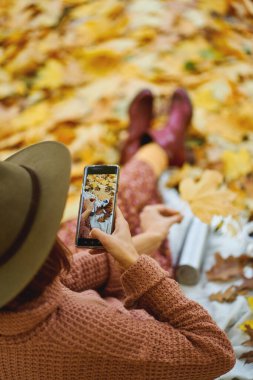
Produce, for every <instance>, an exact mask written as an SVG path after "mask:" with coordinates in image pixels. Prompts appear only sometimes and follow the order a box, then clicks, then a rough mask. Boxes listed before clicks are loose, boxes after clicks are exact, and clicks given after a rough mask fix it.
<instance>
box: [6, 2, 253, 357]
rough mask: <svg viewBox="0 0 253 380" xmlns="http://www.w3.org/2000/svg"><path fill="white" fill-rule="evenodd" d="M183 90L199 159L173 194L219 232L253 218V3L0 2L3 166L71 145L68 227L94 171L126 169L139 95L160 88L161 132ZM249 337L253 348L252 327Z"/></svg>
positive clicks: (176, 181) (226, 266)
mask: <svg viewBox="0 0 253 380" xmlns="http://www.w3.org/2000/svg"><path fill="white" fill-rule="evenodd" d="M178 86H181V87H185V88H186V89H187V90H188V91H189V93H190V96H191V99H192V102H193V105H194V117H193V121H192V125H191V128H190V131H189V136H188V138H187V146H188V149H191V150H192V157H193V162H192V163H191V165H190V164H186V165H184V167H183V168H182V169H180V170H175V172H174V173H173V175H172V176H171V177H170V179H169V183H168V186H172V187H177V188H178V189H179V191H180V192H181V196H182V198H183V199H185V200H186V201H187V202H188V203H189V205H190V207H191V208H192V211H193V212H194V213H195V214H196V215H197V216H199V217H200V218H201V219H202V220H204V221H206V222H208V223H209V222H210V221H211V219H212V217H213V215H216V214H221V215H223V216H226V215H237V217H238V213H239V215H240V216H241V215H243V216H244V218H245V220H250V219H252V218H253V216H252V215H253V3H252V1H251V0H212V1H209V0H199V1H197V0H181V1H174V0H171V1H166V0H164V1H162V0H148V1H147V0H129V1H117V0H94V1H88V0H86V1H84V0H43V1H38V0H37V1H36V0H16V1H15V0H2V1H1V6H0V159H4V158H6V157H7V156H8V155H10V154H12V153H14V152H15V151H16V150H18V149H20V148H22V147H24V146H27V145H29V144H31V143H35V142H39V141H43V140H56V141H61V142H63V143H65V144H66V145H67V146H68V147H69V149H70V151H71V154H72V157H73V166H72V179H71V188H70V193H69V199H68V204H67V208H66V213H65V219H67V218H70V217H73V216H75V214H76V208H77V204H78V201H79V193H80V185H81V177H82V171H83V167H84V165H85V164H95V163H101V162H103V163H116V162H118V160H119V154H120V153H119V152H120V147H121V146H122V142H123V140H124V139H125V138H126V135H127V132H126V131H127V122H128V120H127V119H128V118H127V109H128V105H129V103H130V101H131V100H132V98H133V97H134V96H135V95H136V93H137V92H138V91H139V90H142V89H144V88H149V89H151V90H152V91H153V93H154V95H155V97H156V100H155V118H154V123H153V128H160V127H162V125H163V123H164V120H165V118H166V110H167V108H168V102H169V97H170V95H171V94H172V92H173V90H174V89H175V88H176V87H178ZM218 227H219V226H218ZM217 257H218V258H219V260H218V261H217V263H216V265H215V266H214V268H213V269H211V270H210V271H209V272H210V273H209V277H210V276H211V277H210V280H212V281H214V277H213V276H214V274H215V273H216V272H217V273H218V277H219V276H220V277H222V276H223V280H224V276H225V280H227V279H230V278H231V273H232V274H234V273H235V272H236V271H239V272H238V273H239V274H240V276H241V275H242V268H243V265H242V259H238V260H239V261H238V260H237V261H236V260H233V258H232V259H229V260H227V261H226V260H223V259H222V257H221V256H217ZM249 260H251V259H249ZM250 262H251V263H252V261H250ZM238 268H239V269H238ZM217 273H216V275H217ZM236 274H237V272H236ZM220 277H219V278H220ZM245 281H246V282H247V284H246V282H245ZM252 288H253V286H252V279H249V280H247V279H245V278H244V280H243V283H242V284H240V285H239V286H236V287H235V286H232V287H231V288H229V289H227V291H226V292H223V293H222V292H219V293H217V294H214V295H213V296H212V297H213V299H214V300H216V301H219V302H233V300H234V299H236V298H237V296H238V295H239V294H242V293H245V289H246V290H252ZM249 303H250V305H251V307H252V298H250V299H249ZM246 325H247V326H248V327H245V326H246ZM242 328H244V329H245V331H246V332H247V333H248V335H249V336H250V340H248V341H247V344H246V343H245V344H246V345H247V346H252V320H249V321H247V323H246V324H245V325H243V326H242ZM245 360H246V361H247V362H252V351H251V352H250V353H248V354H247V355H246V356H245Z"/></svg>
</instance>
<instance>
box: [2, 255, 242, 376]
mask: <svg viewBox="0 0 253 380" xmlns="http://www.w3.org/2000/svg"><path fill="white" fill-rule="evenodd" d="M75 256H76V257H75V262H74V263H73V266H72V270H71V273H70V274H69V275H68V276H67V277H66V278H65V280H63V281H62V282H60V281H59V280H57V281H55V282H54V284H53V285H51V286H50V287H48V288H47V289H46V291H45V292H44V294H43V295H42V296H41V297H40V298H39V299H37V300H36V301H33V302H31V303H29V304H26V305H25V307H23V309H20V310H19V311H18V312H15V313H14V312H0V379H1V380H39V379H42V380H44V379H45V380H50V379H52V380H65V379H66V380H71V379H73V380H81V379H85V380H89V379H92V380H103V379H108V380H121V379H122V380H123V379H124V380H127V379H129V380H130V379H131V380H139V379H150V380H156V379H157V380H163V379H169V380H195V379H198V380H210V379H214V378H215V377H218V376H220V375H221V374H223V373H224V372H227V371H229V370H230V369H231V368H232V367H233V365H234V362H235V356H234V353H233V350H232V347H231V344H230V342H229V341H228V339H227V337H226V335H225V334H224V332H222V331H221V330H220V329H219V328H218V327H217V325H216V324H215V322H214V321H213V320H212V319H211V317H210V316H209V315H208V313H207V312H206V311H205V310H204V309H203V308H202V307H201V306H200V305H198V304H197V303H195V302H193V301H191V300H189V299H187V298H186V297H185V296H184V294H183V293H182V292H181V290H180V288H179V286H178V284H177V283H176V282H175V281H174V280H172V279H171V278H169V277H168V274H167V272H165V271H164V270H163V269H161V268H160V266H159V265H158V264H157V263H156V262H155V261H154V260H153V259H152V258H150V257H147V256H141V257H140V258H139V259H138V261H137V263H136V264H134V265H132V266H131V267H130V268H129V269H128V270H127V271H125V272H124V274H123V275H122V276H121V282H122V285H123V289H124V292H125V296H126V297H125V306H123V304H122V303H121V302H120V301H119V300H117V299H116V298H113V297H112V293H113V292H114V291H115V292H118V291H119V282H118V273H119V272H118V271H117V270H115V268H114V264H113V261H112V260H111V259H110V260H108V255H107V254H106V253H102V254H99V255H96V256H91V255H89V254H88V253H83V254H77V255H75ZM92 289H93V290H92ZM99 293H100V294H103V298H102V297H101V296H100V294H99ZM109 295H110V296H109Z"/></svg>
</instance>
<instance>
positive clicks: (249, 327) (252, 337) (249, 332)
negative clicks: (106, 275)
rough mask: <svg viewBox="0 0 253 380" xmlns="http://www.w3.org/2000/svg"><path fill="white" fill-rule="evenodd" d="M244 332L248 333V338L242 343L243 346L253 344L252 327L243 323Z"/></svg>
mask: <svg viewBox="0 0 253 380" xmlns="http://www.w3.org/2000/svg"><path fill="white" fill-rule="evenodd" d="M245 333H246V334H248V336H249V337H250V339H248V340H246V341H245V342H243V343H242V344H243V345H244V346H253V328H252V327H251V326H250V325H247V324H246V325H245Z"/></svg>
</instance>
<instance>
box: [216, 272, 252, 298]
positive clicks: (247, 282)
mask: <svg viewBox="0 0 253 380" xmlns="http://www.w3.org/2000/svg"><path fill="white" fill-rule="evenodd" d="M249 290H253V277H252V278H245V279H244V280H243V282H242V283H241V284H240V285H237V286H235V285H232V286H230V287H229V288H227V289H226V290H225V291H224V292H222V291H220V292H217V293H212V294H210V296H209V299H210V301H217V302H220V303H223V302H233V301H234V300H235V299H236V298H237V296H239V295H243V294H246V293H247V292H248V291H249ZM249 298H250V297H249Z"/></svg>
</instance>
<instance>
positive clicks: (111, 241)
mask: <svg viewBox="0 0 253 380" xmlns="http://www.w3.org/2000/svg"><path fill="white" fill-rule="evenodd" d="M90 237H92V238H93V239H98V240H99V241H100V242H101V243H102V244H103V246H104V247H105V249H106V250H107V251H108V252H109V253H110V254H111V255H112V256H113V257H114V258H115V259H116V260H117V261H118V262H119V264H120V265H121V266H122V267H124V268H125V269H127V268H128V267H130V265H132V264H134V263H135V262H136V261H137V260H138V258H139V255H138V253H137V251H136V249H135V247H134V245H133V241H132V237H131V234H130V230H129V226H128V223H127V221H126V219H125V218H124V216H123V214H122V212H121V211H120V209H119V208H117V212H116V221H115V230H114V232H113V234H112V235H109V234H106V233H104V232H103V231H101V230H100V229H98V228H93V229H92V230H91V232H90Z"/></svg>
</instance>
